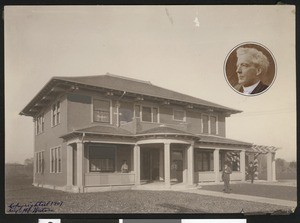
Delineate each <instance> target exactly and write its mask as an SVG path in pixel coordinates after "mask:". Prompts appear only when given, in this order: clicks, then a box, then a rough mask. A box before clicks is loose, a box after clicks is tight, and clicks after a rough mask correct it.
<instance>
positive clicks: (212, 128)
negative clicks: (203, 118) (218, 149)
mask: <svg viewBox="0 0 300 223" xmlns="http://www.w3.org/2000/svg"><path fill="white" fill-rule="evenodd" d="M209 121H210V134H213V135H216V134H217V117H216V116H210V120H209Z"/></svg>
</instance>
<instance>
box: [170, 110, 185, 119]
mask: <svg viewBox="0 0 300 223" xmlns="http://www.w3.org/2000/svg"><path fill="white" fill-rule="evenodd" d="M175 111H183V120H181V119H175ZM173 120H174V121H180V122H186V110H184V109H178V108H173Z"/></svg>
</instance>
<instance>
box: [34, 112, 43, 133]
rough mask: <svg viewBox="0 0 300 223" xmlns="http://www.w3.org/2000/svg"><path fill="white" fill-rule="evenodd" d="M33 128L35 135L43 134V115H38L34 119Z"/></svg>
mask: <svg viewBox="0 0 300 223" xmlns="http://www.w3.org/2000/svg"><path fill="white" fill-rule="evenodd" d="M35 127H36V134H40V133H42V132H44V128H45V119H44V115H40V116H38V117H37V118H36V121H35Z"/></svg>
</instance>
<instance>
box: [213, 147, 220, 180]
mask: <svg viewBox="0 0 300 223" xmlns="http://www.w3.org/2000/svg"><path fill="white" fill-rule="evenodd" d="M219 161H220V149H215V150H214V172H215V182H216V183H219V182H220V163H219Z"/></svg>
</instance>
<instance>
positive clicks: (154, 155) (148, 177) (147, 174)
mask: <svg viewBox="0 0 300 223" xmlns="http://www.w3.org/2000/svg"><path fill="white" fill-rule="evenodd" d="M141 180H143V181H146V182H151V181H156V180H159V149H155V148H143V149H141Z"/></svg>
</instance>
